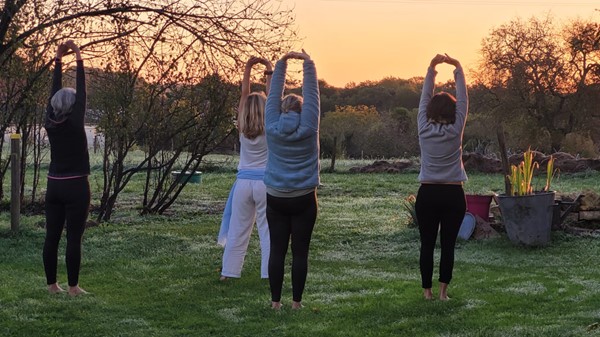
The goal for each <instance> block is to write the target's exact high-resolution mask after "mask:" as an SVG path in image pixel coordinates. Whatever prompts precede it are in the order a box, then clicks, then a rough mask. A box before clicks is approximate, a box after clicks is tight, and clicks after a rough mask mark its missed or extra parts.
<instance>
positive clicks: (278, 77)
mask: <svg viewBox="0 0 600 337" xmlns="http://www.w3.org/2000/svg"><path fill="white" fill-rule="evenodd" d="M288 58H289V57H288V55H285V56H284V57H282V58H281V59H280V60H279V61H277V63H276V64H275V70H274V71H273V76H272V77H273V78H272V80H271V85H270V89H269V95H268V96H267V104H266V106H265V124H266V125H270V124H273V123H277V122H278V121H279V115H280V114H281V99H282V98H283V90H284V85H285V72H286V71H287V59H288Z"/></svg>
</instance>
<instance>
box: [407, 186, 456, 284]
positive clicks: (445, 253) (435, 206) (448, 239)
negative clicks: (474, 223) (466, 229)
mask: <svg viewBox="0 0 600 337" xmlns="http://www.w3.org/2000/svg"><path fill="white" fill-rule="evenodd" d="M466 209H467V203H466V201H465V193H464V191H463V188H462V185H445V184H422V185H421V187H420V188H419V193H418V194H417V201H416V204H415V210H416V212H417V221H418V222H419V233H420V235H421V256H420V259H419V264H420V267H421V284H422V286H423V288H424V289H428V288H431V278H432V277H433V251H434V249H435V242H436V239H437V233H438V229H439V230H440V244H441V247H442V252H441V258H440V278H439V281H440V282H443V283H450V280H451V279H452V269H453V268H454V246H455V245H456V237H457V236H458V231H459V229H460V225H461V224H462V220H463V218H464V216H465V212H466Z"/></svg>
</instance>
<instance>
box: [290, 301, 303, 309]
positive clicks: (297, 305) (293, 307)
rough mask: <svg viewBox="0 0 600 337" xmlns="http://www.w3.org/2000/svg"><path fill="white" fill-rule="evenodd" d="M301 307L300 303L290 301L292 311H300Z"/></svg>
mask: <svg viewBox="0 0 600 337" xmlns="http://www.w3.org/2000/svg"><path fill="white" fill-rule="evenodd" d="M302 307H303V305H302V303H301V302H296V301H292V310H299V309H302Z"/></svg>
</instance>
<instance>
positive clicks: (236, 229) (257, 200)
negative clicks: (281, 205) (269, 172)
mask: <svg viewBox="0 0 600 337" xmlns="http://www.w3.org/2000/svg"><path fill="white" fill-rule="evenodd" d="M231 202H232V210H231V220H230V222H229V231H228V232H227V243H226V244H225V251H224V252H223V268H222V270H221V275H222V276H226V277H236V278H237V277H241V275H242V266H243V265H244V259H245V257H246V251H247V250H248V243H249V242H250V235H251V234H252V228H253V227H254V222H255V220H256V229H257V231H258V237H259V239H260V253H261V264H260V275H261V278H269V271H268V266H269V248H270V241H269V226H268V224H267V215H266V209H267V188H266V187H265V184H264V183H263V181H262V180H250V179H238V180H237V182H236V184H235V190H234V192H233V196H232V200H231Z"/></svg>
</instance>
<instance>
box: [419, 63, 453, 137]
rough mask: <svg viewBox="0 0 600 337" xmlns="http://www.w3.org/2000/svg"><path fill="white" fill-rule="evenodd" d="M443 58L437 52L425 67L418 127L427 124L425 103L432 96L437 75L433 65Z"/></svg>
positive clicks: (426, 103) (427, 102)
mask: <svg viewBox="0 0 600 337" xmlns="http://www.w3.org/2000/svg"><path fill="white" fill-rule="evenodd" d="M445 59H446V56H444V55H441V54H437V55H435V56H434V57H433V59H431V62H430V63H429V68H427V75H425V80H424V81H423V89H422V91H421V99H420V101H419V113H418V116H417V121H418V126H419V129H421V127H422V126H424V125H425V124H427V105H428V104H429V101H431V97H433V90H434V88H435V76H436V75H437V71H436V70H435V67H436V66H437V65H438V64H440V63H442V62H444V60H445Z"/></svg>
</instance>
